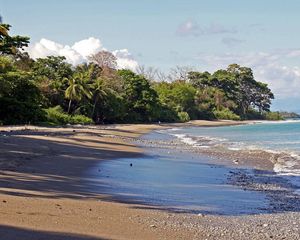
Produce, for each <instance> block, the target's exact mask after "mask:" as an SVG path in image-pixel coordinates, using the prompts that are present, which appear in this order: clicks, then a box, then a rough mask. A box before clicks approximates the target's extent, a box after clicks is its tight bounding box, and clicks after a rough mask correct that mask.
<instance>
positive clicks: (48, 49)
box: [27, 37, 138, 70]
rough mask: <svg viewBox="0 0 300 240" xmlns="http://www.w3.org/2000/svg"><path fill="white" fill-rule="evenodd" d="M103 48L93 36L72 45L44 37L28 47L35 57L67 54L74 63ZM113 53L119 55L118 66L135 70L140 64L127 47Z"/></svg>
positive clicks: (68, 59) (84, 59)
mask: <svg viewBox="0 0 300 240" xmlns="http://www.w3.org/2000/svg"><path fill="white" fill-rule="evenodd" d="M101 50H105V48H104V47H103V45H102V43H101V41H100V40H99V39H97V38H93V37H90V38H88V39H83V40H81V41H78V42H75V43H74V44H73V45H72V46H69V45H63V44H59V43H57V42H54V41H51V40H48V39H45V38H42V39H41V40H40V41H39V42H37V43H35V44H33V45H31V46H29V47H28V49H27V51H28V53H29V55H30V56H31V57H32V58H34V59H37V58H45V57H47V56H65V57H66V61H67V62H68V63H71V64H72V65H77V64H80V63H83V62H86V61H88V57H89V56H90V55H92V54H95V53H97V52H99V51H101ZM112 53H113V54H114V55H115V56H116V57H117V65H118V68H128V69H131V70H135V69H136V67H137V66H138V63H137V61H135V60H134V58H133V56H132V55H131V54H130V53H129V51H128V50H127V49H121V50H115V51H113V52H112Z"/></svg>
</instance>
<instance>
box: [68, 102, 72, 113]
mask: <svg viewBox="0 0 300 240" xmlns="http://www.w3.org/2000/svg"><path fill="white" fill-rule="evenodd" d="M71 104H72V99H70V101H69V107H68V114H69V113H70V109H71Z"/></svg>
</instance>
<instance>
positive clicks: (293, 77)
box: [197, 49, 300, 99]
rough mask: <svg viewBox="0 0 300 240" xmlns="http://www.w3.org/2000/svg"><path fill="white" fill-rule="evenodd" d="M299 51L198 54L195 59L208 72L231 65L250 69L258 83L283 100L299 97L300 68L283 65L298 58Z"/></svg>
mask: <svg viewBox="0 0 300 240" xmlns="http://www.w3.org/2000/svg"><path fill="white" fill-rule="evenodd" d="M299 56H300V55H299V49H295V50H285V51H280V50H278V51H275V52H272V53H266V52H253V53H246V54H232V53H230V54H222V55H209V54H200V55H199V56H198V57H197V59H198V60H199V61H200V62H201V63H202V64H203V65H205V66H207V67H209V68H210V69H209V70H210V71H215V70H217V69H220V68H226V67H227V66H228V65H229V64H231V63H238V64H239V65H242V66H246V67H250V68H252V70H253V73H254V76H255V78H256V79H257V80H258V81H262V82H265V83H268V84H269V87H270V88H271V90H272V91H273V92H274V93H275V97H277V98H279V99H285V98H290V97H300V91H298V89H300V68H299V67H298V66H293V65H292V64H283V63H282V62H285V61H286V62H288V61H289V60H291V58H297V57H298V58H299Z"/></svg>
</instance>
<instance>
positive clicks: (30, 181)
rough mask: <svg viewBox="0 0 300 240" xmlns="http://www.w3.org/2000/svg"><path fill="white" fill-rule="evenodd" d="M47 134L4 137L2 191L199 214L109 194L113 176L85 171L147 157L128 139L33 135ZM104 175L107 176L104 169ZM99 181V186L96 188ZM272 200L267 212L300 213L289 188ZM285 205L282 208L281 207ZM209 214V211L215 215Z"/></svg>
mask: <svg viewBox="0 0 300 240" xmlns="http://www.w3.org/2000/svg"><path fill="white" fill-rule="evenodd" d="M24 134H25V133H24ZM47 134H48V135H51V133H45V132H42V133H39V132H31V131H27V132H26V137H23V136H22V135H19V134H18V135H16V134H14V133H11V134H9V135H8V136H6V137H3V136H2V137H0V152H1V156H0V162H1V161H2V162H3V161H4V160H8V163H7V164H5V161H4V164H2V166H1V165H0V173H1V174H0V189H1V190H0V193H3V194H9V195H13V196H26V197H31V196H33V197H41V198H54V199H58V198H72V199H81V198H87V197H88V198H95V199H98V200H102V201H108V202H125V203H128V204H131V205H132V206H131V207H132V208H141V209H159V210H164V211H169V212H189V213H190V212H193V211H190V210H186V209H178V208H169V207H167V206H162V205H160V204H159V203H153V202H152V203H149V202H147V201H145V198H144V197H143V196H142V195H139V193H138V192H137V193H136V194H135V195H134V196H132V197H129V198H124V197H118V194H103V193H108V190H109V188H110V187H111V186H110V184H108V181H107V178H109V177H110V176H107V178H97V179H95V178H88V177H87V176H86V175H84V173H85V171H86V170H87V169H91V168H96V167H97V165H98V164H99V161H101V160H107V159H115V158H118V159H120V158H126V159H137V158H139V159H141V158H142V157H143V156H144V155H143V154H140V153H129V152H127V151H126V149H125V147H127V144H126V143H114V146H113V147H112V145H111V144H108V143H106V142H103V141H100V140H97V139H93V140H91V141H90V142H89V140H79V141H77V142H76V141H75V142H72V143H70V142H69V143H66V142H60V141H55V140H51V141H49V140H45V139H35V138H31V137H32V136H37V135H47ZM60 134H61V135H56V136H58V137H59V136H65V135H64V133H60ZM66 134H69V133H66ZM89 143H92V144H99V145H98V146H93V147H91V146H88V144H89ZM11 162H13V163H14V164H13V165H10V164H9V163H11ZM216 167H222V166H216ZM100 171H101V170H100V169H99V172H100ZM241 171H242V170H241ZM101 174H102V176H103V173H102V172H101ZM256 174H258V175H260V176H264V177H265V180H267V181H268V182H269V183H273V182H274V183H275V182H276V184H281V183H282V184H284V182H283V181H282V179H281V178H280V177H278V176H277V175H275V174H274V173H273V172H261V173H260V172H259V171H258V172H256ZM104 175H105V173H104ZM251 181H252V183H253V185H254V184H255V181H259V182H261V179H259V178H253V179H252V180H251ZM93 185H94V186H95V188H93ZM91 186H92V187H91ZM224 186H225V183H224ZM141 187H143V186H141ZM221 187H222V186H221ZM241 187H242V188H245V187H243V186H241ZM95 189H97V190H95ZM245 189H246V188H245ZM248 190H253V189H248ZM128 194H130V192H128ZM268 194H269V195H270V196H277V195H276V194H278V191H277V190H274V191H273V194H272V190H271V191H268ZM267 196H268V195H267ZM278 196H279V195H278ZM272 201H273V202H272ZM272 201H271V204H275V205H276V204H277V203H276V201H278V204H277V205H276V207H272V208H271V210H270V209H266V211H265V213H269V212H270V211H271V212H276V213H280V212H286V211H300V196H299V197H297V196H294V195H291V194H285V192H283V193H281V194H280V199H278V198H276V197H275V198H273V199H272ZM282 203H286V204H282ZM281 205H282V207H278V206H281ZM198 212H199V211H198ZM204 212H205V213H207V214H214V213H215V212H207V211H204ZM254 213H255V212H254ZM247 214H249V213H247ZM237 215H239V214H237ZM24 231H25V230H24ZM53 239H56V238H53ZM57 239H60V238H57ZM64 239H65V238H64ZM74 239H80V238H74Z"/></svg>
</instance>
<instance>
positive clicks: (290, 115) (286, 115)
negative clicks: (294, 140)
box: [280, 112, 300, 119]
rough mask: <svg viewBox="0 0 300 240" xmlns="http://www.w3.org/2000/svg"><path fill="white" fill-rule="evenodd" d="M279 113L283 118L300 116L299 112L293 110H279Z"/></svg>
mask: <svg viewBox="0 0 300 240" xmlns="http://www.w3.org/2000/svg"><path fill="white" fill-rule="evenodd" d="M280 115H281V116H282V117H283V118H284V119H290V118H300V114H298V113H295V112H280Z"/></svg>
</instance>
